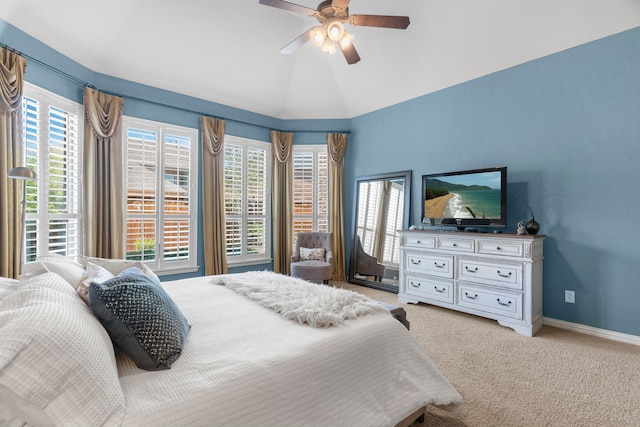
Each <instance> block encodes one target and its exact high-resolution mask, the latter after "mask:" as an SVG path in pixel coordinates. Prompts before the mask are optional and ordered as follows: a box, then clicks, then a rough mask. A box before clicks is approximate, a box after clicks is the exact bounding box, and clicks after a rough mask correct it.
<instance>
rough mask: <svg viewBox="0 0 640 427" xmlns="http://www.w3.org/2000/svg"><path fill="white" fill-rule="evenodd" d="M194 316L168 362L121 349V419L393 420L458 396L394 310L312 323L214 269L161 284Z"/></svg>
mask: <svg viewBox="0 0 640 427" xmlns="http://www.w3.org/2000/svg"><path fill="white" fill-rule="evenodd" d="M163 287H164V288H165V290H166V291H167V292H168V293H169V295H170V296H171V297H172V298H173V300H174V301H175V302H176V303H177V304H178V306H179V307H180V309H181V310H182V313H183V314H184V315H185V317H186V318H187V320H188V321H189V323H190V324H191V330H190V332H189V335H188V337H187V341H186V344H185V346H184V349H183V352H182V354H181V356H180V358H179V359H178V360H177V361H176V362H174V364H173V365H172V367H171V369H168V370H164V371H143V370H141V369H139V368H137V367H136V366H135V364H134V363H133V362H132V361H131V360H130V359H129V358H128V357H127V356H126V355H124V354H120V353H118V354H117V355H116V358H117V364H118V375H119V380H120V383H121V387H122V390H123V393H124V396H125V401H126V412H125V415H124V420H123V423H122V425H123V426H132V427H133V426H136V427H138V426H141V425H154V426H176V425H189V426H247V425H269V426H293V425H295V426H302V425H305V426H346V425H348V426H394V425H396V424H397V423H398V422H400V421H401V420H403V419H404V418H405V417H406V416H407V415H409V414H411V413H413V412H414V411H416V410H417V409H419V408H421V407H423V406H425V405H428V404H433V405H439V406H444V407H447V408H455V407H456V406H457V405H459V404H461V403H462V397H461V396H460V394H459V393H458V392H457V391H456V390H455V388H454V387H453V386H452V385H451V384H450V383H449V382H448V381H447V379H446V378H445V377H444V376H443V375H442V374H441V373H440V371H439V370H438V369H437V367H436V366H435V364H434V363H433V362H432V361H431V359H430V358H429V356H428V355H427V353H426V352H425V349H424V348H423V347H422V345H421V344H420V343H418V342H417V341H416V340H415V338H413V336H412V335H411V334H410V333H409V332H408V331H407V329H406V328H405V327H404V326H403V325H402V324H401V323H400V322H398V321H397V320H395V319H394V318H393V317H392V316H391V314H390V313H388V312H386V311H385V312H382V313H375V314H368V315H366V316H363V317H359V318H357V319H355V320H347V321H345V322H344V323H343V324H341V325H339V326H332V327H327V328H313V327H311V326H309V325H305V324H300V323H297V322H294V321H291V320H287V319H285V318H283V317H282V316H281V315H280V314H278V313H277V312H276V311H274V310H271V309H269V308H265V307H263V306H262V305H260V304H259V303H257V302H255V301H252V300H250V299H248V298H246V297H245V296H242V295H240V294H238V293H236V292H234V291H232V290H231V289H228V288H227V287H225V286H222V285H218V284H213V282H212V278H211V277H197V278H189V279H182V280H178V281H172V282H164V283H163Z"/></svg>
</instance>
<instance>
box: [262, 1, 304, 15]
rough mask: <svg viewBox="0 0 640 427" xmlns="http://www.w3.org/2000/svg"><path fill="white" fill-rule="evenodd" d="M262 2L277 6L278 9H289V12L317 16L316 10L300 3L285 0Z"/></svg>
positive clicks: (266, 4)
mask: <svg viewBox="0 0 640 427" xmlns="http://www.w3.org/2000/svg"><path fill="white" fill-rule="evenodd" d="M260 4H264V5H265V6H271V7H277V8H278V9H284V10H288V11H289V12H295V13H302V14H303V15H309V16H315V14H316V10H315V9H311V8H309V7H306V6H300V5H299V4H295V3H289V2H288V1H284V0H260Z"/></svg>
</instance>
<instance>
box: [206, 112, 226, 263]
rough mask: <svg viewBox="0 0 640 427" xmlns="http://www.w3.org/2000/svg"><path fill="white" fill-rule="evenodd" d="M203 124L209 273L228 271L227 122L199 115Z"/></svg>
mask: <svg viewBox="0 0 640 427" xmlns="http://www.w3.org/2000/svg"><path fill="white" fill-rule="evenodd" d="M200 124H201V127H202V214H203V220H204V269H205V274H206V275H212V274H226V273H227V240H226V220H225V204H224V131H225V121H224V120H219V119H214V118H212V117H206V116H202V117H201V118H200Z"/></svg>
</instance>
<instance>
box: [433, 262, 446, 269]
mask: <svg viewBox="0 0 640 427" xmlns="http://www.w3.org/2000/svg"><path fill="white" fill-rule="evenodd" d="M433 265H435V266H436V267H438V268H444V267H445V266H446V265H447V263H446V262H443V263H442V264H438V262H437V261H435V262H434V263H433Z"/></svg>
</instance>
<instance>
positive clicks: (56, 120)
mask: <svg viewBox="0 0 640 427" xmlns="http://www.w3.org/2000/svg"><path fill="white" fill-rule="evenodd" d="M23 95H24V96H23V99H22V112H23V126H22V129H23V141H24V154H25V159H26V165H27V166H29V167H31V168H32V169H34V170H35V171H36V172H37V173H38V177H39V179H38V180H37V181H26V193H27V194H26V198H27V205H26V216H25V224H26V231H25V239H26V244H25V245H24V246H25V248H24V250H25V261H26V262H33V261H35V260H36V259H37V257H38V256H39V255H44V254H47V253H56V254H60V255H63V256H68V257H77V256H78V255H80V253H81V245H82V226H81V222H82V215H81V213H80V203H81V200H80V197H81V196H80V194H81V180H80V179H81V173H82V171H81V161H80V159H81V152H80V149H81V141H82V127H81V118H82V117H83V116H82V106H81V105H80V104H78V103H75V102H73V101H70V100H68V99H65V98H62V97H60V96H58V95H55V94H53V93H51V92H48V91H45V90H44V89H40V88H38V87H36V86H33V85H30V84H25V86H24V93H23Z"/></svg>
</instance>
